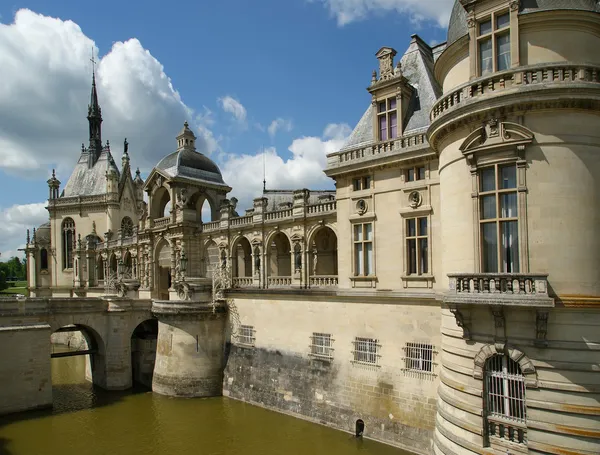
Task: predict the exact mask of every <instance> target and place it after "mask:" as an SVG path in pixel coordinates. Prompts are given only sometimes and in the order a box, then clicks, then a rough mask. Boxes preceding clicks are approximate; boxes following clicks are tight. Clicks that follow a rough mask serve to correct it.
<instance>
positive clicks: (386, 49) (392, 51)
mask: <svg viewBox="0 0 600 455" xmlns="http://www.w3.org/2000/svg"><path fill="white" fill-rule="evenodd" d="M390 54H392V57H394V56H395V55H396V50H395V49H394V48H391V47H385V46H384V47H382V48H381V49H379V50H378V51H377V53H376V54H375V57H377V58H381V57H385V56H387V55H390Z"/></svg>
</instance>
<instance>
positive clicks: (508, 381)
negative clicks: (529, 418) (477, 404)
mask: <svg viewBox="0 0 600 455" xmlns="http://www.w3.org/2000/svg"><path fill="white" fill-rule="evenodd" d="M485 416H486V418H485V421H484V424H485V425H486V427H487V428H486V432H485V433H486V437H487V445H488V446H489V444H490V442H491V443H495V442H499V443H501V444H502V443H503V442H505V441H510V442H513V443H517V444H526V443H527V441H526V436H527V435H526V430H527V423H526V404H525V377H524V376H523V373H522V372H521V368H520V367H519V364H518V363H517V362H515V361H514V360H513V359H511V358H510V357H508V356H507V355H494V356H492V357H490V358H489V359H487V360H486V362H485Z"/></svg>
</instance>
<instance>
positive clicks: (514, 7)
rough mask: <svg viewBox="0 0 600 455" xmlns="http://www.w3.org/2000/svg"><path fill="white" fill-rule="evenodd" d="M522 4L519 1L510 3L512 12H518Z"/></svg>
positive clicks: (515, 0)
mask: <svg viewBox="0 0 600 455" xmlns="http://www.w3.org/2000/svg"><path fill="white" fill-rule="evenodd" d="M520 3H521V2H520V1H519V0H513V1H512V2H510V10H511V11H517V10H518V9H519V6H520Z"/></svg>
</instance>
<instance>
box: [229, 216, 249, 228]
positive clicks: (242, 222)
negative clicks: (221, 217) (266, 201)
mask: <svg viewBox="0 0 600 455" xmlns="http://www.w3.org/2000/svg"><path fill="white" fill-rule="evenodd" d="M229 224H230V225H231V227H238V226H247V225H249V224H252V215H245V216H238V217H236V218H231V219H230V220H229Z"/></svg>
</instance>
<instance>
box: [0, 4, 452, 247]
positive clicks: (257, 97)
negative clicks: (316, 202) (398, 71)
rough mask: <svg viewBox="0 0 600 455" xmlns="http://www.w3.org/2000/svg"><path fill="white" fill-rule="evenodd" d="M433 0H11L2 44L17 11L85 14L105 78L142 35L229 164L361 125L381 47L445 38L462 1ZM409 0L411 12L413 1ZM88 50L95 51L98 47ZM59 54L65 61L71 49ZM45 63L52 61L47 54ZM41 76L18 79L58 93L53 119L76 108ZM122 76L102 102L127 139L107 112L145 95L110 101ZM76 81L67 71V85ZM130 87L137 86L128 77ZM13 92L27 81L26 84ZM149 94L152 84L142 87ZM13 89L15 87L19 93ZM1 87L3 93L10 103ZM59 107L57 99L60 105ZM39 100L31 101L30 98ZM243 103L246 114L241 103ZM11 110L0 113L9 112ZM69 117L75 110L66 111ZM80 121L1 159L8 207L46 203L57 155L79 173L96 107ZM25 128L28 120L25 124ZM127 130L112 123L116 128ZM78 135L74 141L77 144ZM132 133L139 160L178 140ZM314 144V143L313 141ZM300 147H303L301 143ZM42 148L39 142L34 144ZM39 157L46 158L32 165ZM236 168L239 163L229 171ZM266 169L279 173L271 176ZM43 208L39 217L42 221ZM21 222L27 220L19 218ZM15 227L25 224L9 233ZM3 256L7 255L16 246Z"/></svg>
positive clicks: (86, 66)
mask: <svg viewBox="0 0 600 455" xmlns="http://www.w3.org/2000/svg"><path fill="white" fill-rule="evenodd" d="M423 3H427V2H425V1H424V0H421V2H416V1H415V0H347V2H344V0H313V1H306V0H286V1H282V0H256V1H247V0H223V1H217V2H207V1H186V0H184V1H179V2H171V3H169V2H162V1H156V0H151V1H145V2H139V1H126V2H124V1H119V2H117V1H112V0H103V1H102V2H81V1H66V0H62V1H48V0H46V1H27V2H13V3H10V0H8V1H5V2H2V3H1V4H0V24H4V25H0V46H2V39H3V38H2V31H3V29H4V32H7V33H8V32H10V31H9V28H10V27H11V24H13V22H14V21H15V14H16V12H17V11H18V10H20V9H23V8H26V9H29V10H31V11H32V12H34V13H37V14H38V15H42V16H49V17H53V18H58V19H60V20H61V21H63V22H64V21H67V20H70V21H73V22H74V23H75V24H77V25H78V26H79V27H80V28H81V32H82V33H83V35H85V36H86V37H87V38H89V39H90V40H92V41H93V42H94V43H95V45H96V46H97V49H98V53H99V55H98V56H97V59H98V60H101V63H100V67H99V69H98V71H99V74H100V76H101V77H102V76H104V75H108V74H109V71H108V68H109V63H110V62H109V59H106V61H102V59H103V57H105V56H106V55H107V54H108V53H110V52H111V48H113V45H114V44H115V43H118V42H126V41H127V40H130V39H131V38H136V39H137V40H139V42H140V44H141V46H142V47H143V49H144V50H146V51H149V52H150V54H151V55H152V57H154V59H156V60H157V61H158V62H160V64H162V65H163V71H164V73H165V74H166V76H167V77H168V78H170V80H171V83H172V87H173V89H174V90H175V91H176V92H178V94H179V95H180V97H181V101H182V102H183V103H184V104H185V106H187V108H189V109H191V110H193V111H194V113H195V114H194V116H195V117H197V120H198V122H199V124H201V125H202V127H204V128H206V129H207V130H210V135H211V137H212V138H214V141H215V143H218V147H217V148H218V150H216V151H213V152H212V154H211V157H212V158H213V159H214V160H215V161H217V163H218V164H219V165H222V164H223V162H224V161H226V160H231V159H233V158H234V157H235V156H236V155H243V154H246V155H255V154H257V153H258V151H259V150H260V149H261V147H273V149H270V150H272V153H273V154H275V153H276V154H277V155H278V156H279V157H280V159H281V160H282V161H283V162H285V161H286V160H289V159H290V158H291V157H293V153H296V152H294V150H299V149H300V147H301V146H302V144H301V143H300V142H298V140H299V139H302V138H319V139H318V140H321V141H326V140H327V139H328V137H327V136H326V135H325V136H324V131H325V129H326V128H327V127H328V125H332V124H333V125H338V126H341V125H344V124H346V125H348V126H350V127H353V126H354V124H355V123H356V122H357V121H358V120H359V118H360V117H361V115H362V114H363V112H364V109H365V108H366V107H367V106H368V104H369V102H370V97H369V94H368V93H367V92H366V90H365V88H366V87H367V85H368V84H369V81H370V77H371V71H372V70H373V69H376V67H377V60H376V58H375V56H374V54H375V52H376V51H377V50H378V49H379V48H380V47H381V46H384V45H385V46H392V47H394V48H395V49H396V50H397V51H398V52H399V53H402V52H404V50H405V49H406V48H407V47H408V44H409V41H410V36H411V34H413V33H418V34H419V35H420V36H421V37H422V38H423V39H424V40H425V41H426V42H429V43H438V42H443V41H445V35H446V30H445V28H444V27H443V26H441V25H440V23H443V22H444V18H445V17H447V15H448V13H449V11H450V8H451V4H452V3H453V2H452V1H451V0H432V2H431V3H437V4H438V6H437V7H435V8H434V7H433V6H434V5H431V4H426V5H425V6H423V5H422V4H423ZM340 5H341V6H340ZM407 7H408V8H409V9H408V11H407V10H405V9H404V8H407ZM13 25H14V24H13ZM13 28H14V27H13ZM36 30H37V31H36V36H37V35H38V34H39V35H40V36H39V37H38V38H37V39H40V40H42V41H43V40H44V36H43V33H44V27H40V26H37V27H36ZM23 35H25V34H23ZM24 39H25V38H24ZM27 39H33V38H31V37H28V38H27ZM69 39H71V40H72V38H69V37H67V36H64V37H63V38H61V39H60V40H61V42H60V45H61V46H62V45H65V46H67V49H68V45H69V43H65V42H64V41H68V40H69ZM9 41H10V40H9ZM12 43H13V48H14V46H18V38H12ZM5 44H6V43H5ZM9 44H10V43H9ZM25 48H27V49H32V48H33V47H32V46H29V47H28V46H27V43H23V49H25ZM49 49H50V50H46V51H44V50H43V49H39V50H35V52H33V51H31V52H30V55H28V56H27V57H26V58H25V57H23V60H25V59H27V61H30V60H36V59H37V60H39V61H40V62H44V61H45V60H48V59H49V57H48V54H49V53H52V52H53V50H52V49H54V47H52V48H49ZM1 50H2V48H1V47H0V51H1ZM24 52H25V51H24ZM44 52H46V53H44ZM140 52H141V51H140ZM89 53H90V52H89V51H88V52H87V54H88V58H89ZM15 55H19V54H15ZM84 55H85V53H83V52H80V55H79V60H78V61H81V63H80V65H81V71H79V72H78V73H77V74H78V76H77V81H78V82H77V84H78V85H77V87H79V86H80V82H79V81H81V84H82V85H81V88H78V89H77V91H74V92H73V93H74V94H76V95H73V94H71V95H69V96H70V97H69V98H68V99H70V103H71V104H72V105H73V106H74V107H73V108H72V109H71V112H70V114H72V113H73V112H72V111H73V109H75V110H77V109H79V108H77V103H80V105H81V108H80V109H81V110H80V112H78V115H79V116H78V117H74V118H77V119H79V118H81V117H82V116H83V117H84V116H85V108H86V104H87V102H88V95H87V93H85V92H83V91H82V90H83V88H84V87H85V85H86V84H87V86H88V88H87V89H86V90H87V91H88V92H89V79H87V82H86V80H85V79H86V77H89V74H90V70H91V63H90V62H88V61H85V58H84ZM16 60H18V59H16ZM56 61H58V62H59V63H58V65H60V61H61V60H60V58H58V59H57V60H56ZM20 63H21V62H18V61H17V62H16V63H15V64H14V65H13V66H14V67H16V66H17V65H18V64H20ZM112 64H113V65H114V64H115V63H114V62H113V63H112ZM50 65H51V67H52V71H50V72H48V73H47V75H46V76H44V75H40V77H45V78H46V79H48V78H50V79H52V80H53V81H54V79H59V78H61V77H63V73H64V72H61V71H60V68H59V69H57V68H56V65H57V64H56V63H54V64H50ZM52 65H53V66H52ZM121 65H122V66H128V65H130V67H131V69H130V70H131V71H138V69H139V73H140V74H142V76H139V77H137V79H136V80H142V79H143V77H144V76H143V72H144V68H143V67H142V66H143V65H142V66H139V62H137V61H136V60H131V61H129V62H127V61H124V62H122V63H121ZM136 65H138V66H136ZM7 67H8V68H10V67H11V65H2V57H1V56H0V80H2V79H3V74H2V73H3V72H4V71H7V69H6V68H7ZM41 67H42V68H45V66H43V65H42V66H41ZM3 68H5V69H3ZM136 68H138V69H136ZM13 69H14V68H13ZM38 71H39V70H38ZM103 71H104V73H103ZM121 71H123V70H121ZM23 72H27V69H26V68H24V69H23V70H21V73H23ZM32 72H33V73H35V72H36V71H32ZM42 72H43V70H42ZM65 72H66V71H65ZM85 74H87V76H85ZM114 74H118V73H114ZM34 75H35V74H34ZM34 75H31V76H30V77H31V79H32V80H31V84H32V86H31V87H28V86H27V85H24V84H25V83H24V82H22V81H20V82H21V85H19V87H20V88H19V90H22V91H24V92H27V95H28V96H33V95H37V96H38V97H41V98H43V99H46V98H48V99H46V100H45V102H44V103H43V106H40V107H39V110H40V111H43V112H44V113H45V118H48V117H50V118H52V117H58V118H60V117H62V114H61V113H62V112H63V111H65V110H66V109H67V107H66V106H65V102H64V100H65V99H67V98H57V100H56V101H55V102H54V104H53V102H52V99H51V94H46V93H37V94H36V93H35V92H36V91H40V92H43V90H41V89H39V88H38V89H36V87H39V86H38V85H36V83H35V79H34ZM20 77H21V79H22V78H23V76H20ZM27 77H29V76H26V78H27ZM105 80H106V81H108V82H106V84H109V82H110V81H109V78H108V76H106V78H105ZM46 82H47V81H46ZM117 83H119V78H118V77H117V76H113V78H112V82H110V84H113V85H110V86H109V85H107V88H106V90H105V91H103V86H102V84H100V86H99V91H100V93H99V96H100V103H101V106H102V107H103V115H104V119H105V122H104V125H105V128H104V136H105V137H107V138H109V139H110V140H111V143H112V144H115V142H116V143H119V144H120V143H122V140H123V138H122V137H120V136H116V135H117V133H116V132H114V135H115V136H116V137H113V134H111V133H113V131H111V130H110V125H108V124H109V123H110V122H109V121H108V119H107V116H109V115H111V112H114V111H115V109H120V111H122V112H121V114H120V115H127V109H128V107H127V105H126V104H127V103H129V104H131V105H132V106H133V107H132V109H131V110H132V112H134V113H135V105H136V104H135V103H136V102H135V100H133V101H132V100H131V99H129V100H127V101H126V100H125V98H123V103H121V102H114V103H113V104H114V106H115V107H114V108H111V106H112V105H113V104H110V103H108V104H109V105H108V106H105V102H106V100H107V97H109V96H112V95H110V93H111V90H109V87H113V86H114V84H117ZM67 85H68V84H67V83H66V82H65V86H67ZM65 90H67V89H65ZM74 90H75V89H74ZM123 90H127V87H125V88H123ZM14 91H15V92H17V90H16V89H15V90H14ZM54 91H56V90H54ZM0 92H1V91H0ZM107 92H108V93H107ZM65 93H67V92H65ZM82 93H85V94H83V95H82ZM140 93H142V94H143V91H142V92H140ZM157 93H158V92H157ZM13 95H14V96H16V95H18V93H13ZM1 96H2V95H1V94H0V102H1V101H2V97H1ZM5 96H7V95H6V94H5ZM65 96H67V95H65ZM159 96H162V95H159ZM79 98H81V99H79ZM225 99H234V100H235V101H237V102H238V103H239V105H241V106H243V109H244V110H245V119H244V118H242V117H244V116H243V115H241V116H238V117H237V118H235V116H233V115H232V112H231V111H229V112H227V111H226V110H225V109H224V103H223V101H224V100H225ZM61 100H62V101H61ZM111 103H112V101H111ZM21 104H28V103H21ZM29 104H31V106H32V107H33V109H34V110H36V109H37V108H36V105H37V103H36V102H35V98H33V99H32V102H31V103H29ZM53 106H56V109H55V110H54V109H53ZM0 109H1V108H0ZM147 110H148V107H146V108H145V111H147ZM13 111H14V109H13ZM28 111H29V112H31V107H29V109H28ZM38 113H39V112H38ZM142 113H144V112H142ZM237 113H238V114H239V111H238V112H237ZM70 114H69V115H70ZM242 114H243V113H242ZM4 115H5V116H7V117H6V118H8V116H12V117H10V118H11V119H12V120H13V121H14V122H15V123H16V122H17V121H18V122H20V123H19V124H18V125H17V126H23V125H24V124H25V122H27V124H29V122H35V115H33V116H30V115H27V114H24V115H23V116H22V120H21V118H18V120H17V114H13V113H10V112H9V113H5V114H4ZM140 115H142V114H140ZM133 116H134V117H135V115H133ZM198 116H199V117H198ZM130 117H131V116H130ZM183 117H185V115H182V118H181V119H178V120H181V121H182V120H183ZM2 118H3V117H2V112H0V120H2ZM67 118H68V115H67V116H66V117H65V119H67ZM276 119H281V121H280V124H281V125H282V127H281V128H279V129H278V131H277V133H276V134H275V135H270V134H269V132H268V131H267V128H268V126H269V125H270V124H271V123H272V122H273V121H274V120H276ZM129 120H130V121H131V123H129V124H127V125H128V128H129V129H131V130H137V131H132V132H131V133H129V132H127V131H126V132H123V135H125V134H126V135H128V137H129V136H131V137H134V138H135V137H136V135H143V134H145V133H144V132H143V129H146V130H147V131H153V130H155V128H154V127H153V125H152V123H147V122H146V123H144V122H140V123H139V125H138V124H137V123H136V121H135V118H133V119H132V118H129ZM73 123H75V125H72V126H71V127H70V128H69V131H68V133H64V134H62V133H61V134H62V136H61V137H60V145H58V142H57V141H58V139H57V138H55V137H53V136H54V134H48V133H46V134H45V135H42V134H40V135H39V137H36V140H35V141H31V140H30V139H31V138H27V141H28V142H27V145H25V142H23V143H22V144H21V146H22V147H23V148H22V149H20V150H21V151H20V152H19V153H20V154H21V155H22V156H23V157H24V158H23V166H20V165H19V163H18V160H17V164H16V165H15V164H14V163H13V165H8V166H2V163H1V162H0V178H1V181H2V191H0V213H1V212H2V210H4V211H5V212H6V210H8V209H9V208H10V207H13V206H15V205H24V204H33V203H40V202H43V201H44V199H45V198H46V197H47V186H46V183H45V180H46V179H47V174H48V172H49V171H50V169H51V168H52V167H54V166H57V167H58V169H59V172H60V174H59V178H60V179H61V181H62V182H63V184H64V183H66V180H67V179H68V174H69V169H68V167H69V164H68V163H69V161H70V162H71V163H74V162H75V161H76V160H77V158H78V155H79V150H80V146H81V145H80V144H81V142H84V141H86V139H87V130H86V124H85V118H83V119H82V120H81V121H79V120H77V121H76V122H73ZM177 124H179V123H177ZM107 128H108V131H107ZM199 128H200V127H199ZM346 128H347V127H346ZM15 129H19V128H17V127H15ZM23 129H25V130H26V128H23ZM117 129H118V128H116V127H115V128H113V130H117ZM342 130H343V131H342ZM165 131H166V133H165V134H166V135H167V136H168V132H169V131H171V132H172V133H171V137H170V138H168V140H169V141H171V140H172V143H173V144H174V136H175V135H176V133H177V130H176V129H175V128H169V129H167V130H165ZM4 133H6V131H2V127H0V145H1V144H2V134H4ZM32 134H33V133H32ZM57 134H58V133H57ZM336 134H338V136H339V135H340V134H347V129H344V128H342V129H339V130H338V133H336ZM334 135H335V134H333V135H332V137H333V136H334ZM71 137H72V140H71ZM336 137H337V136H336ZM7 141H8V139H7ZM11 141H12V142H11ZM53 141H55V142H53ZM294 141H296V142H294ZM15 142H18V140H17V139H15V138H14V137H12V136H11V139H10V141H9V142H8V143H9V144H15ZM71 142H72V145H68V144H70V143H71ZM159 142H160V141H159ZM130 143H131V146H130V151H131V154H132V162H133V165H134V166H135V164H136V160H138V161H139V157H140V155H144V156H145V155H146V154H148V153H150V154H151V155H152V157H154V156H157V157H159V156H162V155H165V154H167V153H168V152H170V151H172V148H169V146H168V145H167V146H164V145H163V144H162V143H160V147H161V148H162V147H164V148H165V149H164V150H152V151H151V152H150V151H148V149H149V148H151V147H153V146H152V144H158V142H157V141H153V142H151V143H150V145H149V144H145V150H140V149H139V147H138V146H139V145H140V144H142V141H139V140H138V141H137V143H136V142H135V141H131V140H130ZM293 144H297V145H296V147H295V148H294V147H292V145H293ZM335 144H338V143H337V142H336V143H335ZM304 146H308V143H305V144H304ZM5 147H6V146H5ZM56 147H58V148H59V149H60V153H59V152H54V150H57V148H56ZM290 147H292V148H293V149H294V150H292V151H290V150H289V148H290ZM32 148H34V149H35V150H31V149H32ZM173 148H174V147H173ZM15 150H16V149H15ZM327 150H330V149H327ZM16 153H17V152H16V151H15V154H16ZM113 154H114V155H115V158H117V162H119V161H120V159H119V158H120V152H118V153H117V152H113ZM16 156H18V154H17V155H16ZM55 156H56V157H55ZM0 159H3V160H5V162H7V161H6V160H8V158H5V157H3V155H2V152H0ZM32 160H33V161H32ZM31 162H34V163H37V164H38V165H37V166H36V165H31ZM149 162H150V161H147V162H142V166H141V167H142V170H143V171H144V173H145V172H147V171H148V170H149V167H150V166H151V165H149V164H148V163H149ZM234 162H235V161H232V163H234ZM242 164H243V163H240V165H242ZM232 166H233V164H232ZM29 167H32V168H33V167H37V169H36V170H33V171H28V170H27V168H29ZM232 172H233V171H232ZM268 173H269V171H267V174H268ZM228 175H233V174H231V172H230V174H228ZM254 177H255V178H256V180H257V181H258V182H260V181H261V180H262V176H261V175H256V176H251V177H249V178H254ZM319 178H320V177H319ZM267 180H268V181H269V177H267ZM309 180H310V179H309ZM317 182H318V183H320V182H321V181H320V180H319V181H317ZM323 182H324V181H323ZM228 183H229V184H230V185H231V186H233V187H234V190H235V187H236V186H237V185H239V184H242V183H245V182H244V179H240V181H239V182H238V181H237V179H236V181H233V182H228ZM272 183H273V185H271V186H281V185H282V184H284V183H282V182H280V181H279V182H278V181H277V178H276V177H275V176H274V181H273V182H272ZM309 183H313V182H309ZM324 184H325V185H326V183H324ZM238 191H239V190H238ZM234 192H235V191H234ZM23 216H25V215H23ZM17 218H18V216H15V217H14V219H15V220H17ZM38 218H39V216H38ZM38 218H36V219H35V220H33V219H32V221H37V219H38ZM19 222H24V221H23V220H21V219H19ZM13 234H14V232H11V233H10V235H13ZM8 235H9V234H7V236H8ZM23 236H24V234H23ZM0 242H1V240H0ZM13 247H14V245H13V244H10V245H7V244H4V245H2V244H1V243H0V251H3V249H4V251H8V250H12V248H13ZM2 256H3V257H2V259H5V252H3V254H2Z"/></svg>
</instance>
